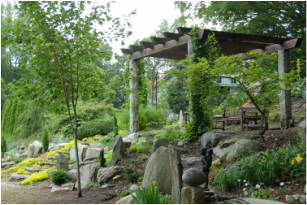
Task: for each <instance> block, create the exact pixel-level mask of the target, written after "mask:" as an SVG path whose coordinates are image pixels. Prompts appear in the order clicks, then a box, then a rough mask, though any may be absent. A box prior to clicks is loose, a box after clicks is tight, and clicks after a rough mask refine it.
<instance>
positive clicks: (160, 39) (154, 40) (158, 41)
mask: <svg viewBox="0 0 307 205" xmlns="http://www.w3.org/2000/svg"><path fill="white" fill-rule="evenodd" d="M151 40H152V42H154V43H156V44H164V43H166V42H167V41H170V40H173V39H169V38H157V37H151Z"/></svg>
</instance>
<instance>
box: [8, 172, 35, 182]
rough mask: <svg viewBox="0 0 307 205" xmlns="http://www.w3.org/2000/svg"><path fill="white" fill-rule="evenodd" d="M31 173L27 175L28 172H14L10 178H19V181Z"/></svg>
mask: <svg viewBox="0 0 307 205" xmlns="http://www.w3.org/2000/svg"><path fill="white" fill-rule="evenodd" d="M30 176H31V175H27V174H17V173H12V174H11V175H10V180H17V181H20V180H24V179H26V178H28V177H30Z"/></svg>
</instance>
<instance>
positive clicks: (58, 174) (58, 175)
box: [51, 169, 67, 185]
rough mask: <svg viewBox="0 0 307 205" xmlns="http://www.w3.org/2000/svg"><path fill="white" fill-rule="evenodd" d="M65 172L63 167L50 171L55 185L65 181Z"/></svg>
mask: <svg viewBox="0 0 307 205" xmlns="http://www.w3.org/2000/svg"><path fill="white" fill-rule="evenodd" d="M66 175H67V172H66V171H65V170H63V169H60V170H58V171H53V172H51V176H52V180H51V181H52V182H53V183H54V184H56V185H61V184H64V183H65V182H66Z"/></svg>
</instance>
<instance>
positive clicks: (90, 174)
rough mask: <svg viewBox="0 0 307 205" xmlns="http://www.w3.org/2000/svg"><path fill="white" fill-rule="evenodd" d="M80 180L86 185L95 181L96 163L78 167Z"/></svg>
mask: <svg viewBox="0 0 307 205" xmlns="http://www.w3.org/2000/svg"><path fill="white" fill-rule="evenodd" d="M80 170H81V172H80V181H81V182H84V183H85V185H84V186H86V185H87V184H88V183H89V182H95V181H96V178H95V175H96V171H97V166H96V164H87V165H85V166H83V167H81V168H80Z"/></svg>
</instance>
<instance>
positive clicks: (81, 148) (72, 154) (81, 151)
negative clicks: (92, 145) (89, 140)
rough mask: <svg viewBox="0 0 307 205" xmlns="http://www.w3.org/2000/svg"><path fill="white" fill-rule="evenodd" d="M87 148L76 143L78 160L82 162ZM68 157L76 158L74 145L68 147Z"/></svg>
mask: <svg viewBox="0 0 307 205" xmlns="http://www.w3.org/2000/svg"><path fill="white" fill-rule="evenodd" d="M87 149H88V146H87V145H81V144H78V157H79V162H82V161H83V159H85V153H86V150H87ZM69 157H70V159H71V160H76V159H77V157H76V148H75V146H72V147H71V148H70V151H69Z"/></svg>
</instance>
